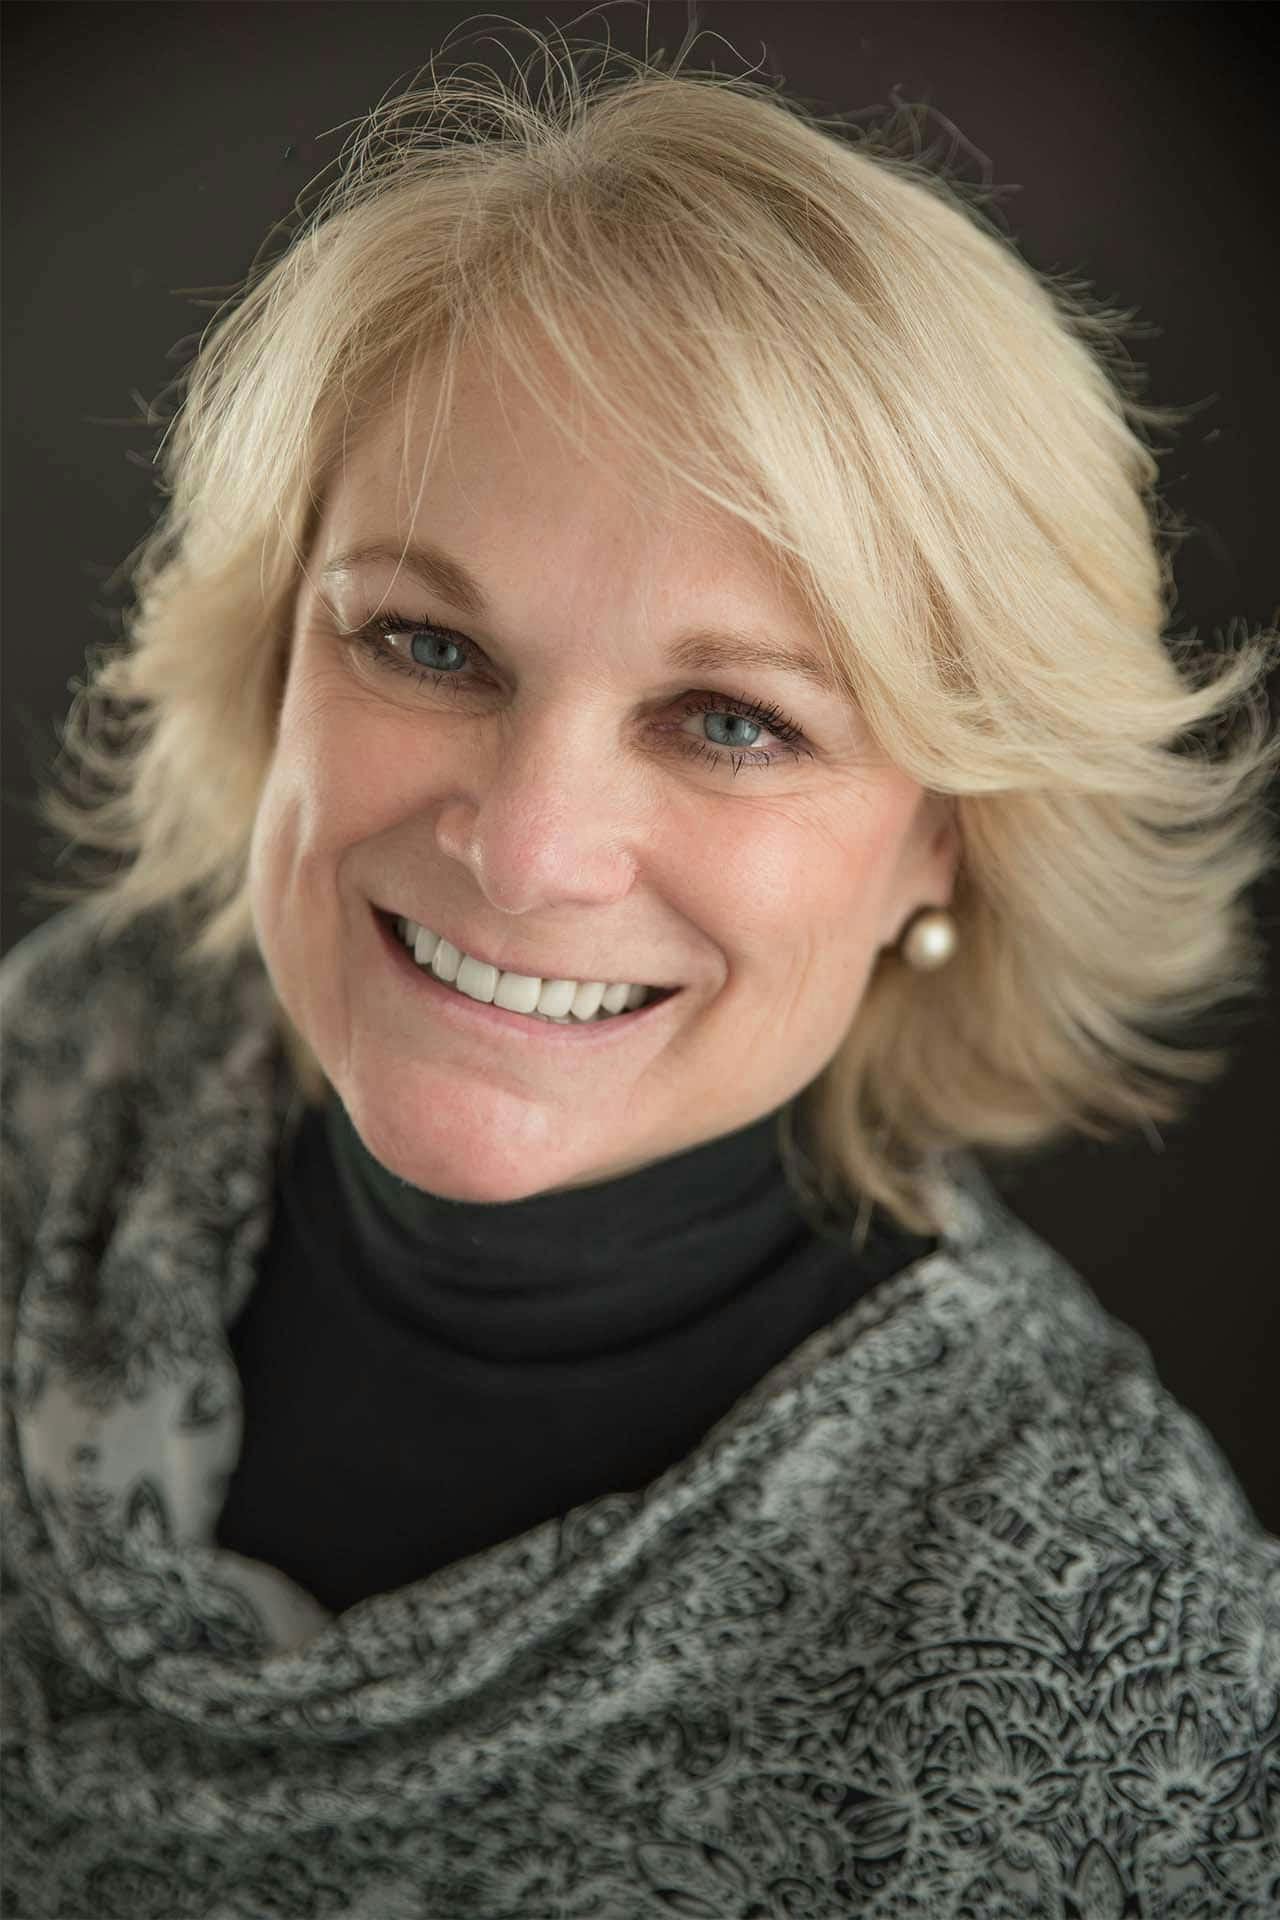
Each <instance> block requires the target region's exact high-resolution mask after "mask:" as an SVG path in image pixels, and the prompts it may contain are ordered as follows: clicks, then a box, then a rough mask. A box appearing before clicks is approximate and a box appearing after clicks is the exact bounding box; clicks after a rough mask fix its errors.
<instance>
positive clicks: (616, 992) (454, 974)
mask: <svg viewBox="0 0 1280 1920" xmlns="http://www.w3.org/2000/svg"><path fill="white" fill-rule="evenodd" d="M396 931H397V933H398V934H399V935H400V938H401V939H402V940H403V941H404V943H405V945H406V946H407V947H412V948H413V957H414V959H415V960H416V961H417V963H418V965H419V966H420V967H425V966H429V967H430V968H431V971H432V973H434V974H435V976H436V978H437V979H438V980H444V981H447V982H448V983H449V984H450V985H451V986H455V987H457V988H458V990H459V991H460V992H462V993H465V994H467V995H469V996H470V998H471V999H472V1000H485V1001H489V1002H491V1003H492V1004H493V1005H494V1006H495V1007H505V1008H506V1009H507V1011H508V1012H509V1013H538V1014H541V1015H542V1016H543V1017H544V1018H545V1019H548V1020H561V1021H567V1020H592V1019H594V1018H595V1016H596V1015H597V1014H598V1013H601V1012H603V1013H606V1014H611V1013H621V1012H623V1010H624V1009H626V1010H628V1011H629V1010H631V1009H632V1008H635V1007H639V1006H642V1005H643V1004H644V1002H645V1000H646V999H647V998H648V995H649V989H648V988H647V987H638V986H632V985H630V984H629V982H627V981H625V980H619V981H616V982H613V983H609V982H606V981H604V980H541V979H539V978H538V977H537V976H536V975H535V974H528V973H502V972H500V971H499V969H498V968H497V967H491V966H489V965H488V964H487V963H486V962H485V961H483V960H473V959H472V957H471V955H470V954H469V953H463V952H462V950H461V949H460V948H459V947H455V946H454V945H453V943H452V941H449V940H446V939H444V938H443V937H442V936H441V935H440V934H438V933H432V932H431V930H430V928H428V927H423V926H419V925H418V923H417V921H416V920H408V919H398V920H397V921H396Z"/></svg>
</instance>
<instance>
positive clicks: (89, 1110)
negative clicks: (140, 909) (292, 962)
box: [0, 902, 274, 1231]
mask: <svg viewBox="0 0 1280 1920" xmlns="http://www.w3.org/2000/svg"><path fill="white" fill-rule="evenodd" d="M0 1033H2V1034H3V1056H2V1058H0V1124H2V1126H3V1148H4V1160H5V1191H6V1198H7V1200H8V1203H9V1209H10V1223H9V1224H10V1225H11V1226H12V1227H13V1228H14V1230H15V1231H17V1229H18V1228H19V1226H21V1225H22V1224H23V1223H26V1224H27V1225H29V1224H30V1223H31V1222H32V1221H33V1220H34V1219H35V1218H36V1217H37V1216H38V1214H39V1212H40V1209H41V1207H42V1204H43V1199H44V1195H45V1192H46V1189H47V1187H48V1184H49V1180H50V1178H51V1171H52V1169H53V1167H54V1165H55V1163H57V1162H59V1160H60V1159H66V1157H67V1156H68V1155H72V1156H74V1157H76V1158H77V1159H78V1160H83V1159H85V1158H86V1157H87V1158H90V1159H92V1158H93V1157H95V1156H96V1155H99V1154H100V1153H101V1152H102V1151H105V1148H106V1145H107V1143H108V1142H114V1141H115V1139H116V1136H118V1135H119V1134H120V1133H121V1132H122V1131H132V1130H145V1131H147V1132H148V1133H150V1134H152V1135H155V1136H157V1137H162V1138H167V1137H168V1136H169V1135H170V1134H171V1133H172V1132H173V1131H174V1128H175V1126H176V1122H177V1120H178V1119H179V1118H181V1116H183V1115H184V1114H186V1113H188V1112H191V1111H194V1109H195V1106H196V1103H197V1099H198V1097H203V1098H204V1099H205V1101H206V1103H207V1102H210V1101H214V1100H215V1099H216V1097H217V1095H216V1089H214V1087H213V1086H212V1082H213V1080H214V1079H215V1078H218V1077H221V1076H222V1074H223V1069H224V1067H225V1066H226V1064H227V1063H228V1061H230V1060H233V1059H234V1057H235V1049H236V1045H237V1042H238V1041H239V1040H241V1039H247V1040H248V1041H249V1042H250V1046H251V1051H253V1052H254V1053H255V1057H256V1056H257V1054H258V1053H260V1052H261V1051H262V1049H263V1047H264V1045H265V1046H269V1045H270V1043H271V1040H272V1037H273V1034H274V1027H273V1023H272V1020H271V1017H270V990H269V987H268V986H267V983H266V977H265V973H264V971H263V969H262V966H261V962H260V961H259V960H257V959H256V956H246V957H245V959H244V960H243V961H242V962H238V963H236V964H235V965H233V966H232V967H231V968H230V969H228V970H227V972H226V973H225V974H224V975H214V974H212V973H208V972H204V971H196V970H194V969H191V968H189V967H186V966H184V965H183V964H181V960H180V944H179V934H178V930H177V927H176V924H175V922H174V920H173V918H172V917H171V915H170V914H169V913H167V912H165V911H155V912H149V913H145V914H140V915H138V916H137V917H136V918H135V919H133V920H132V921H130V922H129V923H128V924H127V925H126V926H124V927H123V928H119V929H114V930H113V929H110V928H108V927H107V926H106V925H105V924H104V922H103V918H102V915H101V914H100V913H99V912H98V911H96V909H95V907H94V904H93V902H80V903H77V904H75V905H73V906H71V907H67V908H64V909H63V910H62V911H60V912H58V913H55V914H54V915H52V916H51V917H50V919H48V920H46V921H45V922H44V923H43V924H42V925H40V926H39V927H37V928H35V929H34V931H32V932H31V933H28V934H27V935H25V936H24V937H23V938H22V939H21V940H19V941H18V942H17V943H16V944H15V945H14V946H13V947H11V948H10V950H9V951H8V953H6V954H5V956H4V958H3V961H0ZM202 1087H204V1088H206V1089H207V1091H206V1092H205V1093H204V1095H203V1096H198V1089H200V1088H202ZM113 1151H114V1149H113Z"/></svg>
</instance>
